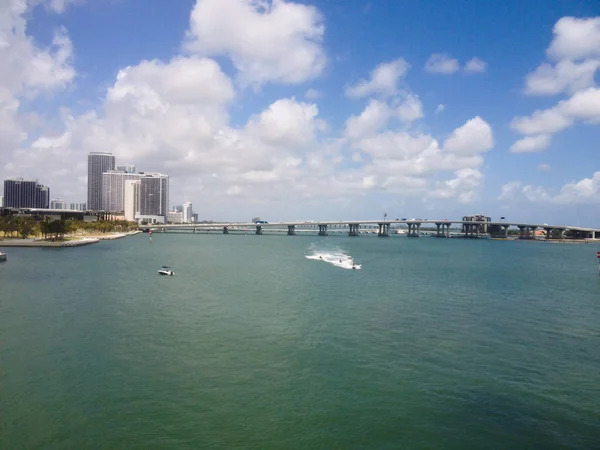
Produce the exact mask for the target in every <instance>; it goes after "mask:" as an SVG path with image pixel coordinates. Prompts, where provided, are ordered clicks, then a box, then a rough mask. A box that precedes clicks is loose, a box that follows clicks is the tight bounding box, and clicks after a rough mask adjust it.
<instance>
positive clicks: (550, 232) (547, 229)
mask: <svg viewBox="0 0 600 450" xmlns="http://www.w3.org/2000/svg"><path fill="white" fill-rule="evenodd" d="M544 230H545V231H546V240H550V239H552V233H553V232H554V229H553V228H544Z"/></svg>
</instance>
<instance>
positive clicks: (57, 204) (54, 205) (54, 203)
mask: <svg viewBox="0 0 600 450" xmlns="http://www.w3.org/2000/svg"><path fill="white" fill-rule="evenodd" d="M50 209H67V202H65V201H64V200H61V199H59V198H53V199H52V200H51V201H50Z"/></svg>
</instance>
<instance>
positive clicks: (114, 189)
mask: <svg viewBox="0 0 600 450" xmlns="http://www.w3.org/2000/svg"><path fill="white" fill-rule="evenodd" d="M141 177H142V175H141V174H139V173H127V172H121V171H119V170H109V171H107V172H104V173H103V174H102V209H103V210H104V211H110V212H119V213H120V212H123V211H124V207H123V201H124V199H125V182H126V181H127V180H139V179H140V178H141Z"/></svg>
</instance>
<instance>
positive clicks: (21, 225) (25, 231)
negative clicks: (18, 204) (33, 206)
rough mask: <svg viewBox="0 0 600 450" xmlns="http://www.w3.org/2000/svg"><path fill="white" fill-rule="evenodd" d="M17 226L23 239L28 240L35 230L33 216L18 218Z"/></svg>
mask: <svg viewBox="0 0 600 450" xmlns="http://www.w3.org/2000/svg"><path fill="white" fill-rule="evenodd" d="M16 226H17V230H18V233H19V234H20V235H21V238H23V239H27V238H28V237H29V236H30V235H31V233H33V230H34V229H35V221H34V220H33V217H31V216H21V217H17V219H16Z"/></svg>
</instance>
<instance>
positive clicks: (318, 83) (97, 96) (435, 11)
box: [0, 0, 600, 226]
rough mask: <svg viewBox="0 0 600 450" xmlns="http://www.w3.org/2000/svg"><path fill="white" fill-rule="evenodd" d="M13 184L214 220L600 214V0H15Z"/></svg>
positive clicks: (576, 218)
mask: <svg viewBox="0 0 600 450" xmlns="http://www.w3.org/2000/svg"><path fill="white" fill-rule="evenodd" d="M0 61H1V62H2V66H1V67H0V179H4V178H8V177H16V176H20V177H24V178H30V179H31V178H33V179H38V181H39V182H40V183H42V184H45V185H47V186H49V187H50V190H51V196H52V197H53V198H61V199H65V200H66V201H67V203H70V202H80V201H85V199H86V192H87V188H86V186H87V185H86V183H87V157H86V155H87V153H89V152H91V151H106V152H112V153H114V154H115V156H116V160H117V164H135V165H136V166H137V169H138V170H140V171H160V172H164V173H167V174H168V175H169V176H170V203H171V205H178V204H182V203H183V202H185V201H191V202H192V203H193V205H194V211H195V212H197V213H198V214H199V217H200V219H215V220H249V219H250V218H251V217H255V216H260V217H262V218H263V219H266V220H272V221H275V220H335V221H337V220H346V219H347V220H362V219H365V220H366V219H369V220H373V219H377V218H380V217H383V215H384V214H385V213H387V214H388V217H390V218H404V217H407V218H412V217H421V218H428V219H434V218H435V219H438V218H439V219H444V218H448V219H460V218H462V216H463V215H471V214H485V215H488V216H491V217H492V218H493V219H499V218H500V217H501V216H503V217H506V219H507V220H509V221H515V222H517V221H522V222H525V221H533V222H537V223H553V224H565V225H580V226H600V208H599V205H600V155H599V150H600V146H599V145H600V144H599V142H600V87H599V84H598V83H599V81H600V75H599V72H600V2H596V1H589V2H570V1H559V0H530V1H527V2H523V1H520V0H505V1H503V2H481V1H477V0H429V1H421V2H416V1H400V0H371V1H366V0H295V1H291V0H178V1H164V0H0Z"/></svg>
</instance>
